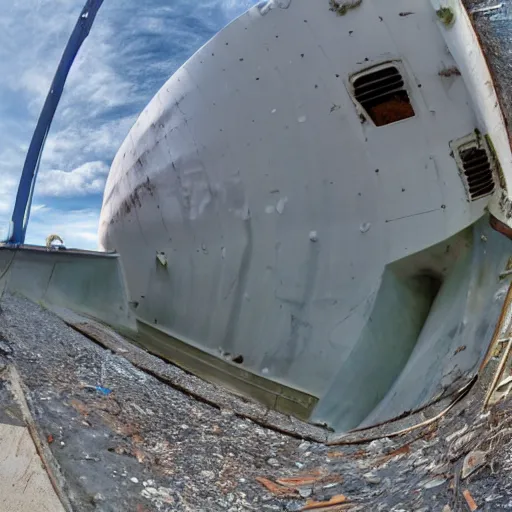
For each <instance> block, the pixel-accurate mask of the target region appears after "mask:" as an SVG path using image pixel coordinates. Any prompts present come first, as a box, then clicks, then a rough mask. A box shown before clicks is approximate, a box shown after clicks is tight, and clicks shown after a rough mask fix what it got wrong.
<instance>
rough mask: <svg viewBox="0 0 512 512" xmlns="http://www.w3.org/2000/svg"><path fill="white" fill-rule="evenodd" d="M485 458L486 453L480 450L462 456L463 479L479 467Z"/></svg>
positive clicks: (484, 461)
mask: <svg viewBox="0 0 512 512" xmlns="http://www.w3.org/2000/svg"><path fill="white" fill-rule="evenodd" d="M486 459H487V453H486V452H482V451H480V450H474V451H472V452H469V453H468V454H467V455H466V457H465V458H464V464H463V466H462V474H461V477H462V479H463V480H465V479H466V478H467V477H468V476H469V475H471V474H472V473H474V472H475V471H476V470H477V469H479V468H481V467H482V466H483V465H484V464H485V463H486Z"/></svg>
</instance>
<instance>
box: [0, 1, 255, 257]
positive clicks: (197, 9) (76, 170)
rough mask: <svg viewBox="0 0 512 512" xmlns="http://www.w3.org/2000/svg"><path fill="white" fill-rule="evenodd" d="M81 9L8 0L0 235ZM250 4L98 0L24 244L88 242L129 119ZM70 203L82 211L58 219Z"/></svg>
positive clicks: (77, 4)
mask: <svg viewBox="0 0 512 512" xmlns="http://www.w3.org/2000/svg"><path fill="white" fill-rule="evenodd" d="M84 3H85V2H84V0H15V1H13V2H10V3H9V5H7V4H6V6H5V8H3V9H2V14H1V16H0V98H1V101H0V133H1V134H2V137H1V138H0V237H3V236H5V234H6V228H7V223H8V220H9V218H10V213H11V210H12V205H13V203H14V200H15V194H16V188H17V184H18V180H19V175H20V173H21V169H22V167H23V162H24V158H25V154H26V151H27V148H28V144H29V142H30V138H31V136H32V133H33V130H34V128H35V124H36V121H37V117H38V115H39V112H40V110H41V108H42V105H43V102H44V99H45V97H46V94H47V92H48V89H49V86H50V83H51V80H52V78H53V75H54V73H55V70H56V68H57V64H58V62H59V59H60V57H61V55H62V51H63V49H64V47H65V45H66V43H67V40H68V38H69V35H70V33H71V30H72V29H73V26H74V24H75V23H76V19H77V16H78V13H79V12H80V10H81V9H82V7H83V5H84ZM253 3H254V1H253V0H196V1H195V2H190V0H173V1H172V2H170V1H169V0H145V1H144V2H140V1H139V0H107V1H105V3H104V5H103V6H102V8H101V9H100V11H99V14H98V17H97V19H96V22H95V24H94V26H93V28H92V31H91V34H90V36H89V37H88V39H87V40H86V42H85V43H84V45H83V47H82V48H81V50H80V52H79V54H78V56H77V59H76V60H75V63H74V65H73V67H72V68H71V71H70V74H69V78H68V82H67V84H66V88H65V90H64V94H63V97H62V100H61V103H60V105H59V108H58V110H57V113H56V116H55V119H54V122H53V125H52V129H51V131H50V134H49V137H48V140H47V143H46V147H45V151H44V153H43V156H42V160H41V168H40V173H39V177H38V182H37V185H36V200H39V199H38V198H41V197H42V198H44V204H45V205H39V208H38V209H37V208H33V210H32V212H33V213H32V216H31V221H30V224H29V231H28V233H29V238H30V240H32V241H35V240H34V237H35V238H37V243H44V238H45V237H46V236H47V235H48V234H49V233H50V232H52V231H57V232H58V230H59V229H60V231H61V233H59V234H61V235H62V236H66V233H67V234H68V235H69V237H71V241H72V242H71V243H72V244H73V245H76V246H79V247H89V248H91V247H92V246H95V244H96V229H97V217H98V215H99V212H98V211H97V206H96V205H97V204H98V194H101V192H102V191H103V187H104V183H105V178H106V173H107V166H108V163H109V162H111V161H112V159H113V158H114V156H115V153H116V151H117V149H118V148H119V146H120V144H121V143H122V141H123V139H124V138H125V137H126V135H127V133H128V131H129V129H130V128H131V126H132V125H133V123H134V121H135V119H136V117H137V115H138V114H139V112H141V111H142V109H143V108H144V106H145V105H146V104H147V103H148V102H149V101H150V99H151V97H152V96H153V95H154V94H155V93H156V92H157V90H158V89H159V88H160V87H161V86H162V85H163V84H164V83H165V81H166V80H167V79H168V78H169V76H170V75H171V74H172V73H173V72H174V71H175V70H176V68H177V67H178V66H179V65H180V64H182V63H183V62H184V61H185V59H186V58H187V57H189V56H190V55H191V54H192V53H193V52H194V51H195V50H196V49H197V48H199V47H200V46H201V45H202V44H203V43H204V42H206V39H208V38H209V37H211V36H212V35H213V34H214V32H215V31H217V30H218V29H220V28H221V27H222V25H224V24H226V23H227V22H228V21H230V20H231V19H232V18H233V17H235V16H236V15H238V14H240V13H241V12H242V11H243V10H245V9H246V8H248V7H250V5H252V4H253ZM74 197H76V198H80V200H79V204H80V205H84V204H85V205H86V207H87V206H90V208H89V209H86V210H80V211H71V212H69V217H68V218H67V219H65V217H64V213H65V212H63V211H62V210H61V209H59V208H61V207H62V204H63V203H64V202H66V203H67V204H73V198H74ZM64 198H67V199H64ZM89 198H90V199H89ZM92 198H95V199H94V202H93V199H92ZM57 205H59V206H58V208H57ZM93 205H94V209H93V208H92V206H93ZM72 207H73V206H72ZM74 207H75V208H76V204H75V205H74ZM45 222H46V223H47V226H45ZM56 223H57V225H56V228H55V229H54V228H53V226H54V225H55V224H56ZM75 230H76V232H75ZM43 234H44V236H43ZM69 237H68V238H69ZM66 243H67V244H68V245H69V241H68V240H66Z"/></svg>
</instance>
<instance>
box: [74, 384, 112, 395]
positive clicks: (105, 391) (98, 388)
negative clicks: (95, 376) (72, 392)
mask: <svg viewBox="0 0 512 512" xmlns="http://www.w3.org/2000/svg"><path fill="white" fill-rule="evenodd" d="M81 387H82V388H85V389H94V390H95V391H97V392H98V393H101V394H102V395H104V396H108V395H110V393H112V390H111V389H109V388H104V387H103V386H91V385H89V384H82V386H81Z"/></svg>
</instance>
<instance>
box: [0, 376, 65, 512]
mask: <svg viewBox="0 0 512 512" xmlns="http://www.w3.org/2000/svg"><path fill="white" fill-rule="evenodd" d="M4 370H5V368H4ZM8 373H9V372H7V371H0V510H1V511H2V512H33V511H34V510H37V511H40V512H64V508H63V506H62V504H61V502H60V500H59V497H58V496H57V494H56V492H55V490H54V488H53V486H52V484H51V482H50V478H49V476H48V474H47V472H46V469H45V468H44V466H43V465H42V461H41V459H40V458H39V455H38V453H37V450H36V446H35V444H34V441H33V440H32V437H31V435H30V432H29V429H28V427H27V425H26V423H25V419H24V414H23V412H22V407H21V405H20V403H19V401H18V400H17V399H16V398H15V397H14V394H13V392H12V383H11V379H10V376H9V375H8Z"/></svg>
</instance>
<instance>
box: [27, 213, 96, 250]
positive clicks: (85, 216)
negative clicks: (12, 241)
mask: <svg viewBox="0 0 512 512" xmlns="http://www.w3.org/2000/svg"><path fill="white" fill-rule="evenodd" d="M98 223H99V212H98V211H96V210H87V209H86V210H71V211H66V212H63V211H61V210H54V209H51V208H48V207H47V206H42V208H39V209H35V210H34V209H32V215H31V220H30V231H29V234H28V237H27V243H29V244H35V245H44V244H45V240H46V237H47V236H48V235H50V234H53V233H55V234H57V235H59V236H60V237H61V238H62V239H63V240H64V243H65V245H66V247H68V248H71V247H75V248H80V249H92V250H96V249H98Z"/></svg>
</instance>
